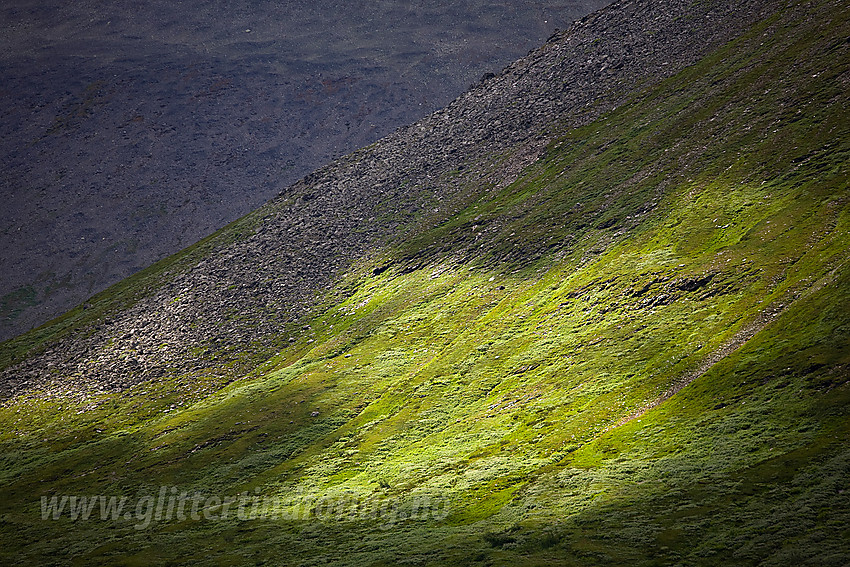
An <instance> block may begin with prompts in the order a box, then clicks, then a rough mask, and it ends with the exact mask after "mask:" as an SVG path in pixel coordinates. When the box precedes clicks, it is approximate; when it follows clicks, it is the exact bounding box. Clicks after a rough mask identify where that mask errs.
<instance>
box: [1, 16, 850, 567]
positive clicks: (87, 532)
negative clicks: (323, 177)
mask: <svg viewBox="0 0 850 567" xmlns="http://www.w3.org/2000/svg"><path fill="white" fill-rule="evenodd" d="M848 17H850V13H848V11H847V10H846V8H845V7H844V6H843V5H842V4H841V3H840V2H826V1H823V2H813V3H810V4H806V5H799V6H792V7H789V8H788V9H786V10H785V11H783V12H780V13H779V14H778V15H777V16H775V17H774V18H772V19H771V20H769V21H767V22H764V23H762V24H760V25H759V26H757V27H755V28H754V29H753V30H751V31H750V32H749V33H748V34H747V35H745V36H743V37H742V38H740V39H739V40H737V41H735V42H733V43H732V44H729V45H727V46H724V47H723V48H722V49H720V50H719V51H717V52H716V53H714V54H713V55H712V56H711V57H709V58H707V59H705V60H703V61H702V62H701V63H699V64H698V65H695V66H693V67H690V68H688V69H686V70H685V71H683V72H682V73H680V74H679V75H677V76H675V77H673V78H671V79H669V80H666V81H664V82H663V83H661V84H659V85H655V86H653V87H651V88H648V89H647V90H644V91H642V92H640V93H636V94H635V96H634V98H633V100H632V101H631V103H630V104H628V105H624V106H622V107H620V108H619V109H617V110H615V111H613V112H611V113H609V114H607V115H605V116H603V117H602V118H601V119H599V120H598V121H596V122H594V123H593V124H590V125H589V126H586V127H583V128H579V129H575V130H570V131H568V132H566V133H565V134H564V135H563V136H561V137H560V138H559V139H558V140H556V141H555V142H553V143H552V144H551V145H550V146H549V148H548V150H547V152H546V155H545V157H544V158H542V159H541V160H539V161H538V162H537V163H535V164H534V165H532V166H531V167H529V168H528V169H527V170H526V171H525V172H524V174H523V176H521V177H520V179H518V180H517V181H516V182H515V183H513V184H511V185H510V186H508V187H506V188H504V189H501V190H495V189H494V190H493V191H488V190H486V189H485V190H482V191H481V192H480V193H479V194H478V197H477V198H476V199H474V200H473V201H471V202H470V203H469V205H468V207H466V208H465V209H464V210H462V211H461V212H460V213H458V214H457V215H455V216H453V217H452V218H449V219H447V220H446V222H445V223H443V224H442V225H440V226H438V227H434V228H432V229H429V230H426V231H424V232H421V233H420V234H417V235H416V236H414V237H412V238H411V239H409V240H407V241H405V242H402V243H399V244H398V245H397V246H396V247H395V248H393V249H392V250H386V251H384V252H382V253H381V254H380V255H379V258H378V259H375V260H373V261H371V262H365V263H363V264H359V265H357V266H355V268H354V269H352V271H351V273H350V274H349V276H347V279H345V281H343V282H342V283H341V284H340V286H343V287H345V289H347V290H349V292H348V293H347V294H345V296H346V298H345V300H344V301H342V302H341V303H338V302H335V300H333V299H332V298H329V299H328V300H327V301H326V303H325V304H324V305H325V306H326V309H323V310H321V313H320V314H318V315H317V316H316V317H315V318H314V319H313V320H311V321H309V324H310V327H311V331H312V332H311V335H312V337H313V338H312V339H311V342H306V341H307V340H308V339H307V335H306V334H305V335H304V338H303V339H300V340H299V341H298V342H297V343H295V344H293V345H292V346H291V347H289V348H288V349H287V350H285V351H282V352H281V353H280V354H279V355H278V356H276V357H275V358H272V359H270V360H268V361H266V362H264V363H263V364H262V365H261V366H259V367H258V368H257V370H256V371H255V372H254V373H253V374H252V376H251V377H250V378H246V379H244V380H240V381H237V382H235V383H232V384H230V385H228V386H227V387H225V388H223V389H222V388H219V387H218V386H217V385H216V384H215V383H211V384H210V391H209V392H208V393H207V394H205V395H204V396H200V397H199V396H198V395H197V393H196V392H197V390H198V384H192V385H191V390H192V391H193V392H195V394H193V395H189V393H188V392H189V390H190V387H189V386H188V385H186V384H183V383H182V382H180V381H177V380H169V379H168V378H164V379H162V380H160V381H156V382H147V383H144V384H142V385H139V386H137V387H135V388H133V389H131V390H129V391H126V392H123V393H120V394H104V395H101V396H99V397H96V398H89V399H87V400H85V401H70V400H57V399H54V398H50V397H46V396H39V394H38V393H37V392H35V393H32V394H30V395H28V396H25V397H20V398H17V399H15V400H12V401H11V402H8V403H6V404H5V405H4V406H3V407H2V408H0V450H2V457H1V458H2V460H1V461H0V463H2V464H0V482H2V489H0V514H2V515H0V538H2V542H3V545H2V546H0V561H2V562H3V563H4V564H22V565H23V564H45V565H46V564H78V565H96V564H116V565H118V564H121V565H152V564H163V565H168V564H190V563H191V564H200V565H263V564H269V565H273V564H279V565H320V564H321V565H326V564H329V565H396V564H413V565H475V564H481V565H610V564H620V565H626V564H629V565H676V564H680V565H718V564H724V565H728V564H739V565H789V564H795V563H797V564H815V565H846V564H848V563H850V545H848V543H847V542H848V541H850V528H848V526H850V486H848V478H849V477H850V449H848V441H850V430H848V428H850V419H848V417H849V416H848V408H850V405H848V402H850V385H848V377H850V371H848V369H850V366H848V364H850V317H848V313H850V265H848V254H847V250H848V245H850V236H849V235H850V207H848V197H849V196H850V192H848V155H850V119H848V113H847V112H846V109H847V104H848V95H847V93H848V91H850V89H848V85H850V57H848V43H847V41H846V38H847V37H848V36H850V22H848ZM376 268H379V269H376ZM113 293H114V292H113ZM329 297H331V296H329ZM110 301H112V300H111V299H110ZM38 332H40V333H44V332H46V331H43V330H42V331H38ZM163 487H164V488H163ZM172 487H173V489H172ZM162 490H165V491H166V492H165V495H166V497H168V496H175V497H179V496H180V495H182V494H184V493H185V494H188V495H192V494H195V493H198V494H201V495H203V503H202V504H201V506H200V507H198V508H197V509H196V512H197V514H196V518H198V519H193V518H192V517H190V516H191V515H190V514H189V513H188V512H187V513H186V515H187V517H186V518H184V519H182V520H180V519H176V516H175V515H172V516H171V517H167V516H168V513H167V512H163V516H162V518H161V519H159V520H157V519H156V518H155V517H153V516H150V515H148V517H147V519H145V517H144V516H145V512H146V511H147V510H148V508H147V506H148V503H149V501H147V500H145V499H146V498H150V497H155V496H158V495H159V494H160V491H162ZM240 494H241V495H243V498H244V495H245V494H247V496H248V497H249V498H248V499H247V500H245V502H249V503H251V504H250V505H248V506H245V507H243V508H241V510H240V513H241V514H242V515H241V517H240V515H239V513H237V511H236V507H237V505H236V504H232V505H231V508H230V509H229V510H227V504H226V503H225V502H224V501H226V500H227V497H234V498H238V497H239V495H240ZM62 495H77V496H82V495H86V496H93V495H106V496H112V495H123V496H127V497H129V502H130V504H128V506H131V507H132V509H133V513H132V514H129V515H128V517H126V518H125V517H124V516H123V514H121V515H119V516H118V517H117V518H115V519H101V517H100V515H99V514H100V512H99V508H98V509H95V511H94V512H93V514H92V517H90V518H89V519H87V520H83V519H80V518H77V519H76V520H72V519H71V518H70V515H69V513H67V512H66V513H64V514H62V515H61V517H60V518H59V519H46V520H43V519H42V517H41V510H40V508H41V499H42V497H46V498H47V499H48V501H49V498H50V497H52V496H57V497H61V496H62ZM216 499H218V500H216ZM166 502H167V498H166ZM257 503H259V504H257ZM98 506H99V505H98ZM187 510H188V508H187ZM260 510H261V511H262V514H259V515H260V516H262V517H247V516H250V515H251V513H253V512H257V511H260ZM136 511H138V512H139V513H138V514H137V513H136Z"/></svg>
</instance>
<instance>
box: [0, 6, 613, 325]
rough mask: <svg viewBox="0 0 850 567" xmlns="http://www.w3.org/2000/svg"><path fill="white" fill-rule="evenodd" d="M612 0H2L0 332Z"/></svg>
mask: <svg viewBox="0 0 850 567" xmlns="http://www.w3.org/2000/svg"><path fill="white" fill-rule="evenodd" d="M606 3H607V0H566V1H563V2H560V1H559V2H552V1H547V0H526V1H523V2H511V3H505V2H494V1H491V0H467V1H465V2H460V3H457V2H456V3H447V2H444V1H442V0H421V1H419V2H416V3H414V4H411V3H409V2H399V1H391V2H364V1H360V2H347V3H346V4H345V9H341V8H340V6H341V5H340V4H339V3H338V2H336V1H328V0H324V1H315V2H298V1H291V0H290V1H287V2H277V1H274V2H272V1H264V0H252V1H250V2H245V1H240V2H234V1H233V0H224V1H222V0H183V1H181V2H166V1H162V0H141V1H140V0H134V1H132V2H130V1H128V0H110V2H108V3H104V2H90V1H85V0H79V1H77V2H72V3H65V4H63V5H61V6H57V5H56V3H55V2H52V1H50V0H7V1H5V2H3V3H2V5H0V77H2V85H1V86H0V164H2V165H0V195H2V196H3V205H4V206H3V208H2V209H0V242H2V246H0V273H2V274H3V277H2V278H0V340H6V339H8V338H11V337H13V336H15V335H19V334H21V333H23V332H25V331H28V330H30V329H32V328H33V327H34V326H37V325H40V324H42V323H44V322H45V321H47V320H49V319H52V318H53V317H56V316H57V315H60V314H62V313H64V312H65V311H67V310H68V309H70V308H72V307H74V306H75V305H77V304H78V303H80V302H81V301H83V300H84V299H85V298H87V297H89V296H91V295H92V294H94V293H96V292H99V291H102V290H103V289H105V288H106V287H107V286H109V285H111V284H113V283H115V282H117V281H120V280H121V279H123V278H125V277H127V276H129V275H131V274H133V273H134V272H137V271H139V270H140V269H141V268H143V267H145V266H148V265H150V264H152V263H153V262H155V261H157V260H159V259H161V258H164V257H165V256H167V255H169V254H173V253H175V252H177V251H178V250H180V249H182V248H184V247H186V246H188V245H190V244H192V243H194V242H196V241H197V240H198V239H200V238H202V237H204V236H207V235H209V234H210V233H212V232H213V231H214V230H215V229H217V228H220V227H221V226H223V225H224V224H227V223H228V222H230V221H232V220H234V219H236V218H239V217H241V216H242V215H244V214H246V213H248V212H250V211H251V210H253V209H255V208H256V207H258V206H260V205H261V204H263V203H265V202H266V201H268V200H269V199H271V198H272V197H274V196H275V195H276V194H277V193H278V192H279V191H280V190H281V189H282V188H284V187H286V186H288V185H290V184H291V183H293V182H295V181H296V180H298V179H299V178H301V177H303V176H304V175H306V174H307V173H309V172H310V171H313V170H314V169H316V168H317V167H320V166H322V165H324V164H326V163H327V162H328V161H330V160H331V159H333V158H335V157H338V156H340V155H343V154H346V153H348V152H350V151H352V150H354V149H356V148H359V147H361V146H364V145H366V144H369V143H372V142H374V141H375V140H378V139H379V138H381V137H383V136H385V135H387V134H389V133H390V132H392V131H393V130H394V129H395V128H397V127H398V126H400V125H406V124H409V123H411V122H413V121H414V120H418V119H419V118H421V117H423V116H425V115H427V114H429V113H431V112H433V111H434V110H436V109H437V108H440V107H442V106H445V105H446V104H448V102H450V101H451V100H452V99H453V98H455V97H456V96H457V95H458V94H459V93H461V92H463V91H464V90H465V89H466V88H467V87H468V85H469V84H470V82H474V81H477V80H478V79H479V77H481V76H482V74H484V73H486V72H491V71H494V70H498V69H500V68H502V67H503V66H504V65H506V64H508V63H509V62H511V61H513V60H514V59H516V58H517V57H520V56H522V55H524V54H526V53H527V52H528V50H529V49H530V48H532V47H536V46H537V45H539V44H540V43H541V42H542V41H543V40H544V39H545V38H546V37H548V36H549V35H550V34H551V33H552V31H553V30H554V29H556V28H557V27H561V28H564V27H566V26H567V25H569V24H570V23H571V22H573V21H574V20H576V19H577V18H580V17H582V16H584V15H586V14H588V13H590V12H591V11H592V10H594V9H597V8H599V7H601V6H603V5H605V4H606Z"/></svg>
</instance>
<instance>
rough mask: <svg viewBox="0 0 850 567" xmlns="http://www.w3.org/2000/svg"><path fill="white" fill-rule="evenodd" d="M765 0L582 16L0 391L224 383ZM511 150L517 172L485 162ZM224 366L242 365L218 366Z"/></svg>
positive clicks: (36, 362) (626, 7)
mask: <svg viewBox="0 0 850 567" xmlns="http://www.w3.org/2000/svg"><path fill="white" fill-rule="evenodd" d="M771 6H772V3H770V2H767V1H763V0H751V1H748V2H742V3H739V4H737V5H735V6H726V5H722V4H721V5H720V7H718V6H717V5H715V4H712V3H706V4H704V5H701V7H700V8H699V9H697V8H694V6H692V5H691V3H690V2H687V1H684V0H683V1H675V2H666V3H664V4H663V5H659V4H656V3H654V2H650V1H648V0H646V1H642V2H641V1H636V2H618V3H616V4H614V5H613V6H612V7H611V8H610V9H606V10H602V11H600V12H597V13H594V14H592V15H590V16H588V17H586V18H583V19H582V20H580V21H578V22H576V23H575V24H574V25H572V26H571V27H570V28H569V29H568V30H567V31H565V32H563V33H560V34H557V35H555V36H553V37H551V38H550V40H549V41H548V42H547V43H546V44H545V45H544V46H543V47H541V48H539V49H537V50H534V51H533V52H532V53H530V54H529V55H528V56H527V57H525V58H523V59H520V60H519V61H517V62H515V63H512V64H511V65H509V66H508V67H506V68H505V69H504V71H502V72H501V73H500V74H499V75H497V76H492V77H489V78H487V79H486V80H483V81H482V82H481V84H479V85H478V86H476V87H475V88H472V89H470V90H469V91H468V92H466V93H465V94H463V95H462V96H461V97H459V98H458V99H456V100H455V101H453V102H452V103H451V104H449V105H448V106H447V107H446V108H445V109H442V110H439V111H437V112H435V113H433V114H431V115H429V116H427V117H426V118H424V119H422V120H420V121H419V122H416V123H414V124H412V125H410V126H407V127H405V128H401V129H399V130H398V131H396V132H394V133H393V134H391V135H390V136H388V137H386V138H384V139H382V140H381V141H380V142H378V143H376V144H373V145H371V146H368V147H366V148H364V149H361V150H358V151H356V152H354V153H352V154H350V155H348V156H345V157H343V158H340V159H339V160H337V161H335V162H333V163H331V164H330V165H328V166H326V167H324V168H322V169H320V170H318V171H316V172H314V173H312V174H310V175H309V176H307V177H306V178H304V179H302V180H300V181H299V182H297V183H295V184H294V185H292V186H291V187H289V188H287V189H285V190H283V191H282V192H281V195H280V196H279V197H278V198H276V199H275V200H273V201H271V202H270V203H268V204H267V205H265V206H263V207H261V208H260V209H258V210H257V211H256V212H254V213H252V214H251V215H250V216H249V217H246V218H245V219H243V220H242V221H240V222H241V224H243V225H244V229H242V230H239V231H237V232H238V234H239V237H238V239H237V241H235V242H230V240H232V239H233V231H229V232H227V242H226V243H218V242H217V241H216V239H215V238H213V240H212V243H211V244H210V245H211V246H216V247H217V248H216V249H215V250H214V251H213V252H212V253H209V255H208V256H207V257H205V258H204V259H203V260H201V261H200V262H199V263H198V264H197V265H195V266H192V267H191V268H190V269H188V271H186V272H185V273H180V274H172V273H170V272H169V270H167V269H165V268H161V269H159V270H158V271H157V272H156V274H155V276H152V277H154V278H155V281H156V282H157V283H156V284H155V285H156V286H157V288H156V289H152V290H151V291H150V292H148V291H141V292H140V294H141V297H139V298H137V300H138V302H137V303H136V304H135V305H133V306H132V307H130V308H129V309H127V310H124V311H119V312H108V313H104V314H103V315H102V316H101V317H99V318H97V319H96V320H94V321H93V322H90V323H88V325H87V326H85V327H81V328H79V327H76V326H74V327H71V328H69V329H67V333H66V335H65V337H64V338H63V339H62V340H61V341H60V342H58V343H56V344H53V345H51V346H50V347H49V349H48V350H47V351H46V352H44V353H43V354H41V355H40V356H30V357H29V358H28V359H27V360H26V361H24V362H21V363H18V364H12V365H10V366H8V367H6V368H5V369H4V370H3V373H2V375H1V376H2V377H1V378H0V385H1V386H0V387H2V389H3V393H4V395H5V396H9V395H14V394H16V393H19V392H20V391H22V390H26V389H29V388H33V387H36V386H42V385H43V384H44V383H45V381H47V380H50V379H51V377H52V376H61V379H60V380H61V382H62V383H64V384H65V385H66V386H67V385H68V384H73V388H74V389H77V388H80V387H82V385H83V384H87V386H85V388H93V389H95V390H98V389H114V388H118V389H121V388H125V387H127V386H129V385H130V384H133V383H138V382H140V381H144V380H147V379H150V378H156V377H159V376H163V375H166V374H168V375H174V374H178V375H182V374H186V375H191V374H192V373H198V372H208V371H213V372H217V373H221V372H224V373H225V375H223V376H222V379H224V380H230V379H234V378H236V377H237V376H239V375H240V374H241V373H243V372H246V371H248V370H249V369H250V368H251V365H252V364H253V361H254V360H256V359H263V358H264V357H268V356H270V355H271V354H272V353H274V352H276V350H278V349H279V348H280V347H281V345H282V344H285V342H286V341H287V340H288V338H289V337H288V336H287V335H286V334H285V333H282V332H281V329H284V328H286V326H287V325H296V323H297V321H298V320H299V319H300V318H301V317H302V316H304V315H305V314H306V313H307V312H306V311H305V309H307V308H309V305H310V302H311V301H312V298H313V296H314V294H315V293H316V292H317V291H319V290H321V289H322V288H323V286H326V285H328V284H329V283H331V282H332V281H333V278H334V276H335V274H337V272H338V271H339V270H340V269H342V268H348V267H349V266H351V265H352V263H353V262H356V261H357V259H359V258H365V257H367V256H371V255H374V254H376V252H375V251H376V250H381V249H382V247H385V246H388V245H390V244H391V243H392V242H393V241H394V240H396V239H398V238H399V237H400V236H401V235H405V234H409V233H410V231H411V230H414V229H415V227H416V226H417V223H421V222H427V223H428V224H435V223H436V224H439V222H440V219H441V218H446V217H448V216H450V215H451V214H452V213H453V212H454V211H456V210H457V208H458V207H459V206H461V205H463V204H464V203H466V202H467V200H468V198H469V194H467V193H468V187H470V186H473V187H477V188H478V189H479V190H484V191H487V190H498V189H499V188H502V187H504V186H506V185H507V184H509V183H510V182H511V181H513V178H512V177H511V175H512V174H513V175H516V174H518V173H519V171H520V170H521V169H522V168H523V167H525V166H526V165H528V164H530V163H532V162H533V161H535V160H536V159H537V158H538V157H539V156H540V155H541V152H542V151H543V148H544V147H545V146H546V144H547V143H548V142H549V140H551V139H552V138H553V137H554V136H555V135H556V134H558V133H560V132H562V131H563V130H564V129H566V128H567V127H575V126H578V125H581V124H586V123H588V122H590V121H591V120H593V119H594V118H596V117H597V116H599V115H600V114H601V113H602V112H604V111H606V110H610V109H612V108H615V107H616V106H617V105H618V104H621V103H622V102H623V101H624V100H626V97H627V96H628V94H629V93H630V92H631V89H632V88H633V87H634V85H635V84H639V83H641V82H642V81H648V80H652V81H657V80H660V79H662V78H664V77H666V76H670V75H672V74H674V73H676V72H677V71H679V70H681V69H682V68H683V67H685V66H687V65H689V64H691V63H693V62H694V61H696V60H697V59H698V58H699V57H701V55H703V54H704V53H706V52H707V51H708V50H710V49H712V48H714V47H716V46H718V45H720V44H721V43H723V42H724V41H727V40H728V39H730V38H732V37H734V36H735V34H736V33H738V31H739V30H740V29H742V28H743V27H745V26H748V25H751V24H752V22H754V21H757V20H759V19H761V18H762V17H763V16H764V14H763V11H764V10H768V9H770V7H771ZM517 147H519V148H521V149H520V150H517V151H515V152H514V153H513V154H512V156H513V157H511V158H510V159H511V162H513V163H508V164H504V163H500V162H499V161H498V160H496V161H494V160H493V156H498V155H499V154H500V152H502V151H503V150H505V149H507V148H517ZM459 187H466V188H467V189H466V190H465V191H466V192H464V191H458V188H459ZM652 206H653V205H652V203H647V210H649V209H651V207H652ZM635 222H636V221H635ZM496 228H497V227H487V230H495V229H496ZM614 228H617V227H614ZM470 245H471V244H470ZM546 246H548V243H546V242H534V241H529V242H524V243H523V244H522V246H521V247H520V248H518V249H517V252H519V253H521V255H522V256H524V257H527V258H529V259H533V258H535V257H536V256H535V255H539V254H540V253H541V252H542V251H543V250H545V249H546ZM457 252H458V253H461V252H462V248H458V250H457ZM189 258H191V256H190V257H189ZM187 261H188V260H187ZM412 261H413V262H414V267H415V260H412ZM71 324H72V323H69V325H71ZM299 332H302V331H299ZM295 336H298V335H297V333H296V334H295ZM9 346H10V347H11V348H14V344H11V345H9ZM11 348H10V352H11ZM248 353H250V356H247V354H248ZM226 359H232V360H233V361H238V360H242V361H244V362H245V364H235V365H231V366H227V365H223V364H222V361H223V360H226ZM13 360H14V359H13ZM69 378H70V381H69ZM57 386H59V387H62V386H61V385H57Z"/></svg>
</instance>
